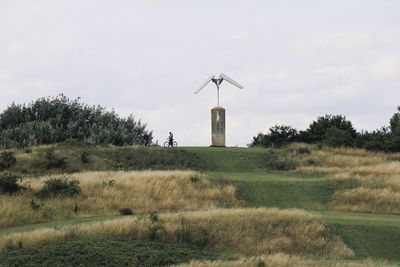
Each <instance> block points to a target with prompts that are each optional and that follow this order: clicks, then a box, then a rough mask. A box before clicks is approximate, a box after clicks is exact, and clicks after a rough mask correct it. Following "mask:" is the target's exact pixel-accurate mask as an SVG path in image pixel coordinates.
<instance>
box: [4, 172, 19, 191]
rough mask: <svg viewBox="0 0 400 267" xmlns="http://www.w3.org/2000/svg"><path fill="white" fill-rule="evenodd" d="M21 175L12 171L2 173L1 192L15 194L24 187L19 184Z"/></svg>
mask: <svg viewBox="0 0 400 267" xmlns="http://www.w3.org/2000/svg"><path fill="white" fill-rule="evenodd" d="M19 179H20V177H19V176H17V175H15V174H12V173H8V172H5V173H2V174H0V194H14V193H17V192H18V191H20V190H22V189H23V188H24V187H22V186H21V185H19V184H18V180H19Z"/></svg>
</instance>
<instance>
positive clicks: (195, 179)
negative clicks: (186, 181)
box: [190, 174, 200, 184]
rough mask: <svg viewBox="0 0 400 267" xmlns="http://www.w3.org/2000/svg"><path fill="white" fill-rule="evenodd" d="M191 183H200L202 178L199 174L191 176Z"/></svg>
mask: <svg viewBox="0 0 400 267" xmlns="http://www.w3.org/2000/svg"><path fill="white" fill-rule="evenodd" d="M190 181H191V182H192V183H194V184H195V183H197V182H198V181H200V176H198V175H197V174H194V175H191V176H190Z"/></svg>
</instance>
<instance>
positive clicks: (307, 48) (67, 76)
mask: <svg viewBox="0 0 400 267" xmlns="http://www.w3.org/2000/svg"><path fill="white" fill-rule="evenodd" d="M399 14H400V1H398V0H324V1H321V0H314V1H311V0H301V1H300V0H280V1H271V0H259V1H252V0H242V1H235V0H201V1H200V0H198V1H194V0H159V1H155V0H146V1H134V0H130V1H128V0H116V1H106V0H84V1H83V0H36V1H31V0H25V1H23V0H0V96H1V97H0V111H2V110H4V109H6V108H7V106H9V105H10V104H11V103H12V102H15V103H29V102H31V101H33V100H35V99H37V98H39V97H43V96H56V95H58V94H60V93H63V94H64V95H66V96H67V97H69V98H71V99H75V98H77V97H80V98H81V100H82V102H84V103H87V104H89V105H98V104H99V105H101V106H104V107H106V108H107V109H108V110H112V109H114V110H115V111H116V112H117V113H118V114H120V115H121V116H128V115H129V114H133V115H134V117H135V118H136V119H138V120H139V119H140V120H141V121H142V122H145V123H147V127H148V129H150V130H153V134H154V137H155V140H159V141H160V143H162V142H163V141H164V140H165V139H166V138H167V136H168V132H169V131H172V132H173V133H174V136H175V139H176V140H177V141H178V144H179V145H184V146H207V145H210V143H211V115H210V110H211V108H213V107H214V106H216V89H215V86H214V85H213V84H212V83H210V84H209V85H208V86H207V87H206V88H205V89H204V90H202V91H201V92H200V93H199V94H196V95H195V94H193V92H194V91H196V90H197V89H198V87H199V86H200V85H201V84H202V83H203V82H204V80H206V79H207V78H208V77H209V76H210V74H219V73H225V74H227V75H228V76H230V77H232V78H233V79H235V80H236V81H238V82H239V83H241V84H242V85H243V86H244V87H245V88H244V89H243V90H240V89H238V88H236V87H234V86H232V85H230V84H229V83H226V82H224V83H222V85H221V90H220V105H221V106H222V107H224V108H225V109H226V143H227V146H246V145H247V144H249V143H250V142H251V140H252V137H253V136H255V135H257V133H259V132H263V133H266V132H267V130H268V128H269V127H271V126H274V125H276V124H279V125H282V124H284V125H291V126H293V127H295V128H297V129H306V128H307V127H308V126H309V124H310V123H311V122H312V121H313V120H315V119H316V118H317V117H318V116H322V115H324V114H342V115H344V116H346V117H347V118H348V119H349V120H351V121H352V122H353V124H354V126H355V128H356V129H357V130H373V129H377V128H380V127H381V126H383V125H388V123H389V119H390V117H391V116H392V115H393V114H394V113H395V112H396V110H397V106H399V105H400V15H399Z"/></svg>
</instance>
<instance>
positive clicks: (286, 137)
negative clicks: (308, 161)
mask: <svg viewBox="0 0 400 267" xmlns="http://www.w3.org/2000/svg"><path fill="white" fill-rule="evenodd" d="M297 140H298V132H297V130H296V129H294V128H293V127H291V126H287V125H275V126H273V127H271V128H269V133H267V134H262V133H259V134H258V135H257V136H255V137H253V141H252V143H251V144H250V145H249V146H250V147H257V146H260V147H281V146H284V145H287V144H289V143H293V142H296V141H297Z"/></svg>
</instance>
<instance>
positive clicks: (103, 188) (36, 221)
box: [0, 144, 400, 266]
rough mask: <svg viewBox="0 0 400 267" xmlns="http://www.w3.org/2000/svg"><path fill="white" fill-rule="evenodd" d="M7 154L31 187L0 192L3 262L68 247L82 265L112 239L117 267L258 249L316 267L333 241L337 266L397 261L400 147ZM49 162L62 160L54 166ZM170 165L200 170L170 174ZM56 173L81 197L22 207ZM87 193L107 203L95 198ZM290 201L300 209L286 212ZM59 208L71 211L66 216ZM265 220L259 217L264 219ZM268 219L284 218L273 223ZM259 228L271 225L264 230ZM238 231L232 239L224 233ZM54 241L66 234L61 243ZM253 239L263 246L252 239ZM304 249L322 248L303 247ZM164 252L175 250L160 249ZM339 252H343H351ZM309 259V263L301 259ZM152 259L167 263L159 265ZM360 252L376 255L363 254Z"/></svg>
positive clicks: (227, 256) (111, 257)
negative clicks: (388, 150)
mask: <svg viewBox="0 0 400 267" xmlns="http://www.w3.org/2000/svg"><path fill="white" fill-rule="evenodd" d="M49 151H52V152H49ZM12 152H13V155H14V157H15V159H16V163H15V164H11V165H9V166H8V167H7V168H3V169H4V170H5V171H9V172H10V171H11V172H13V173H17V174H18V175H20V176H21V177H23V180H22V184H24V183H25V184H28V185H29V186H30V188H31V191H29V190H28V191H24V192H21V193H18V194H15V195H0V199H1V201H2V203H9V204H8V205H9V206H8V207H9V208H8V209H5V208H4V207H5V206H4V205H3V212H2V213H3V214H5V216H3V217H2V220H3V222H4V223H3V226H1V227H0V244H2V245H1V246H2V247H3V250H2V252H0V259H6V260H4V263H3V264H5V265H6V266H8V265H12V262H18V263H19V265H22V266H23V265H24V264H25V265H26V264H28V261H25V262H24V259H25V260H27V259H31V260H32V262H31V264H33V265H34V264H35V263H36V264H38V265H40V261H41V260H44V259H48V258H49V257H50V256H51V254H49V251H53V250H55V249H56V250H64V251H66V252H65V253H64V254H62V255H57V257H56V258H54V259H52V261H49V262H51V263H52V264H58V265H61V266H62V265H64V266H68V264H67V262H71V261H70V260H67V259H70V258H71V257H74V255H76V259H77V262H80V263H81V264H82V265H90V261H91V258H90V256H88V257H84V256H82V255H77V254H78V252H77V248H79V250H82V251H87V254H88V255H92V254H93V253H95V251H96V250H92V249H91V247H93V246H94V247H99V248H100V247H104V246H108V243H110V244H109V246H111V247H113V246H114V245H115V248H117V247H118V246H121V250H119V249H110V250H109V252H108V253H107V254H105V255H103V256H104V257H105V258H104V259H103V260H102V261H103V262H105V263H107V262H110V264H111V262H114V263H115V264H117V265H118V264H119V265H122V264H128V265H129V264H131V265H132V266H165V265H168V264H177V263H181V262H188V261H190V260H207V259H216V258H220V259H223V260H224V261H227V263H226V264H227V265H225V266H230V265H229V264H233V261H235V260H236V259H239V258H240V259H241V258H243V257H244V259H243V262H242V263H243V264H241V265H236V266H253V265H254V264H258V263H255V262H254V261H252V263H251V264H253V265H251V264H250V263H249V265H246V264H248V263H244V262H245V261H246V262H247V260H246V257H247V256H249V255H252V256H260V257H261V258H260V259H259V261H260V262H268V261H270V262H276V266H279V264H280V263H279V262H283V261H285V260H286V261H287V262H289V261H292V263H293V264H295V262H297V263H298V264H300V263H301V264H303V265H306V266H323V265H324V264H329V262H331V263H332V261H331V260H329V259H325V258H326V257H327V258H329V257H332V256H333V254H332V251H333V250H332V246H336V245H334V244H339V243H340V242H343V244H344V245H345V246H346V247H347V248H348V249H349V251H352V253H350V254H353V256H350V254H346V253H349V252H346V253H344V252H343V253H342V254H340V255H342V256H340V258H341V260H342V262H343V264H356V265H354V266H363V265H364V264H365V265H367V266H378V265H379V266H386V263H385V261H389V262H390V264H400V253H399V249H400V215H399V214H400V212H399V207H400V206H399V204H400V202H399V200H398V198H397V194H399V190H400V189H399V185H400V181H399V177H400V161H399V159H400V156H399V155H398V154H382V153H370V152H365V151H362V150H351V149H331V148H318V147H315V146H304V145H294V146H291V147H288V148H284V149H261V148H252V149H249V148H214V147H185V148H182V149H178V150H173V149H164V148H148V149H147V148H141V147H122V148H117V147H110V146H102V147H99V146H81V145H76V144H68V145H65V144H62V145H57V146H54V147H48V146H45V147H43V146H42V147H34V148H32V149H31V150H13V151H12ZM49 153H50V156H49ZM83 155H86V156H87V159H85V157H86V156H83ZM49 161H50V163H51V161H55V162H63V163H62V164H60V165H57V164H55V165H54V164H49ZM0 166H1V164H0ZM148 169H153V170H154V169H162V170H163V171H162V172H158V173H157V172H153V171H147V172H145V173H146V175H143V174H144V173H143V172H135V171H133V170H148ZM176 169H181V170H182V169H183V170H196V171H195V172H193V171H186V172H176V171H175V172H174V171H169V170H176ZM98 171H101V172H98ZM118 171H119V172H118ZM121 171H122V172H121ZM59 175H62V176H67V177H70V178H73V179H77V180H78V181H79V182H80V185H81V187H82V190H81V193H80V195H78V196H74V197H69V198H50V199H40V198H38V199H37V201H38V202H40V204H43V208H39V210H38V211H36V210H30V208H29V201H30V200H31V198H35V194H36V192H37V191H38V190H40V188H41V187H42V186H43V183H44V181H46V180H47V179H48V177H49V176H52V177H58V176H59ZM110 181H114V182H111V183H110ZM360 192H361V193H362V194H361V193H360ZM119 196H123V197H122V198H120V197H119ZM386 196H389V197H390V199H388V198H387V197H386ZM92 200H93V201H94V202H93V203H104V205H100V206H99V205H94V204H92V202H91V201H92ZM16 203H20V204H19V206H15V205H17V204H16ZM75 203H79V211H78V212H73V211H72V210H73V207H74V205H75ZM16 207H18V208H16ZM121 208H131V209H132V210H133V213H134V215H131V216H127V217H125V216H121V215H120V213H119V210H120V209H121ZM221 208H223V210H220V211H218V209H221ZM252 208H265V209H266V210H265V211H262V212H265V213H263V214H264V215H251V216H253V217H251V216H250V214H253V213H251V212H253V211H251V210H253V209H252ZM274 208H279V209H278V210H276V209H274ZM293 208H295V209H301V210H304V211H296V210H295V211H292V210H286V209H293ZM13 209H14V211H13ZM46 209H47V210H46ZM66 209H67V210H69V211H68V212H64V210H66ZM204 209H207V210H208V211H207V210H206V211H204ZM216 209H217V210H216ZM281 209H282V210H281ZM44 210H46V211H47V213H43V211H44ZM213 210H215V211H216V213H213ZM225 210H227V211H225ZM230 211H232V212H233V213H230ZM24 212H26V214H28V216H27V217H26V218H25V219H24V220H22V219H21V217H18V216H22V214H24ZM154 212H156V213H154ZM191 212H192V213H191ZM196 212H197V213H196ZM235 212H236V213H235ZM248 212H250V213H248ZM274 212H276V214H275V215H272V214H274ZM293 212H295V213H293ZM43 214H45V215H46V216H43ZM152 214H153V215H154V214H155V216H156V217H155V218H156V219H154V217H151V216H153V215H152ZM211 214H215V215H211ZM217 214H219V215H218V216H217ZM224 214H225V215H224ZM234 214H238V217H235V216H236V215H234ZM241 214H242V215H241ZM245 214H247V215H245ZM255 214H258V213H255ZM289 214H290V215H289ZM17 215H18V216H17ZM13 216H16V217H15V219H12V218H13ZM210 216H211V217H210ZM212 216H214V217H212ZM224 216H225V217H224ZM226 216H228V217H226ZM229 216H233V217H229ZM287 216H289V217H287ZM290 216H292V217H290ZM293 216H294V217H293ZM302 216H304V217H302ZM310 216H311V217H310ZM261 217H264V218H265V220H266V221H263V220H260V218H261ZM274 217H275V218H282V220H281V221H275V222H274V221H273V220H272V218H274ZM206 218H207V219H206ZM211 218H212V219H211ZM226 218H230V219H226ZM250 218H253V219H250ZM289 218H292V219H289ZM294 218H296V219H295V221H296V220H300V221H301V222H302V223H301V224H298V223H296V225H297V226H296V227H297V228H291V227H292V226H290V225H291V221H292V222H293V219H294ZM299 218H303V219H299ZM306 218H308V219H306ZM126 219H129V225H131V226H129V227H128V228H126V231H123V232H115V231H114V230H112V229H113V228H107V229H108V230H107V233H108V234H104V231H105V230H104V229H106V228H104V227H106V226H107V225H114V226H116V225H118V224H117V223H118V222H119V221H118V220H126ZM111 220H113V221H111ZM210 220H211V221H213V223H212V224H209V223H210V222H211V221H210ZM121 222H122V221H121ZM124 222H125V221H124ZM126 222H128V221H126ZM136 224H137V226H135V227H134V228H132V227H133V225H136ZM208 224H209V225H208ZM248 224H250V225H251V227H250V226H249V225H248ZM85 225H87V226H88V227H89V228H90V227H91V228H92V229H93V227H94V226H95V227H98V228H96V229H99V230H98V231H97V232H96V231H94V232H92V234H88V232H86V230H82V229H86V228H85ZM124 225H125V224H124ZM139 225H140V227H139ZM207 225H208V226H207ZM312 225H313V226H312ZM200 226H201V227H200ZM107 227H108V226H107ZM116 227H117V226H116ZM118 227H119V228H120V226H118ZM118 227H117V228H118ZM143 227H144V228H143ZM204 227H205V228H204ZM249 227H250V228H249ZM293 227H294V226H293ZM134 229H136V230H134ZM266 229H269V230H268V231H272V232H269V234H266V233H267V232H265V231H267V230H266ZM291 229H296V230H291ZM311 229H314V230H312V231H311ZM317 229H319V230H318V231H317ZM43 231H44V232H43ZM149 231H150V232H149ZM152 231H153V232H152ZM308 231H311V232H308ZM315 231H317V232H315ZM299 232H303V233H308V235H311V233H313V234H316V236H318V234H317V233H319V232H320V233H321V234H322V235H323V236H325V237H324V239H326V238H328V240H332V242H333V240H336V241H334V242H339V243H329V242H331V241H329V242H328V243H325V245H323V243H320V244H319V245H317V244H316V243H315V244H314V245H312V243H310V242H311V240H307V239H302V237H301V235H299V236H297V233H299ZM43 233H46V234H43ZM71 233H72V235H71ZM149 233H153V234H149ZM234 233H235V234H236V235H237V239H235V240H236V241H234V240H232V239H227V238H228V237H229V236H230V235H232V234H234ZM249 233H253V234H249ZM275 233H276V234H275ZM277 233H279V234H277ZM253 235H254V239H251V238H250V237H251V236H253ZM39 236H45V238H42V239H40V238H39ZM52 236H53V237H52ZM151 236H152V237H153V238H149V237H151ZM66 237H67V238H66ZM60 238H62V239H65V240H67V242H65V243H60V242H59V240H60ZM229 238H232V237H229ZM246 238H250V239H246ZM263 238H265V239H263ZM34 240H36V241H34ZM40 240H41V241H40ZM149 240H150V242H148V241H149ZM240 240H242V243H243V242H244V241H245V240H247V241H246V242H247V243H246V242H244V244H246V246H245V247H247V248H248V249H246V250H243V249H242V248H241V247H240V243H241V241H240ZM312 240H314V241H315V240H317V237H315V238H314V239H312ZM141 242H142V243H141ZM235 242H236V243H237V244H238V245H234V244H236V243H235ZM259 242H263V244H264V245H265V244H269V245H265V246H260V245H259ZM117 244H119V245H117ZM229 244H230V245H229ZM163 246H165V247H163ZM312 246H317V247H318V249H317V247H315V248H314V249H312V251H309V252H307V248H310V247H312ZM340 246H341V245H340ZM125 248H126V249H125ZM131 248H135V249H133V251H132V249H131ZM160 248H162V249H161V250H166V251H171V253H169V252H168V253H169V254H168V255H169V256H166V255H164V254H163V255H162V254H160V252H159V251H160ZM347 248H345V247H342V248H341V249H342V250H343V251H347ZM99 250H100V249H99ZM336 250H337V251H338V249H336ZM75 251H76V252H75ZM90 251H91V252H90ZM126 251H131V252H129V253H128V252H126ZM317 251H320V252H321V253H317ZM322 251H325V252H323V253H322ZM265 253H268V254H270V256H268V257H269V258H268V257H266V258H263V257H264V256H262V254H265ZM274 253H286V255H288V256H287V257H289V258H284V257H283V258H280V256H279V257H278V256H273V255H274ZM310 253H311V254H310ZM345 254H346V255H347V256H343V255H345ZM145 255H148V257H150V259H152V260H150V261H147V262H146V263H143V264H140V260H138V259H140V257H145ZM323 255H325V256H323ZM310 256H311V257H312V258H313V262H309V261H307V259H305V258H303V257H310ZM160 257H161V258H165V259H166V260H165V261H164V262H157V261H156V259H159V258H160ZM292 257H294V258H292ZM296 257H297V258H296ZM321 257H322V258H321ZM349 257H350V258H349ZM366 259H371V260H372V261H368V262H364V260H366ZM229 260H233V261H232V262H229ZM239 261H240V260H239ZM333 262H335V261H333ZM236 263H237V262H236ZM236 263H235V264H236ZM146 264H147V265H146ZM199 264H200V265H196V264H195V263H193V265H192V266H201V263H199ZM260 264H261V263H260ZM0 265H1V264H0ZM215 266H224V265H215ZM260 266H262V265H260ZM282 266H283V265H282Z"/></svg>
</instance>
